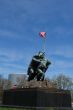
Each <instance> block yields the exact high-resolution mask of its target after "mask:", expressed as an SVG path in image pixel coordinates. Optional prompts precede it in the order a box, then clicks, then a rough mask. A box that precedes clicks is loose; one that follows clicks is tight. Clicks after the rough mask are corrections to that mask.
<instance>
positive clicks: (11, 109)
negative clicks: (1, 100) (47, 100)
mask: <svg viewBox="0 0 73 110" xmlns="http://www.w3.org/2000/svg"><path fill="white" fill-rule="evenodd" d="M0 110H31V109H18V108H5V107H0Z"/></svg>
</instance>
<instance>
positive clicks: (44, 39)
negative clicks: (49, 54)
mask: <svg viewBox="0 0 73 110" xmlns="http://www.w3.org/2000/svg"><path fill="white" fill-rule="evenodd" d="M45 44H46V38H43V52H44V53H45V49H46V45H45Z"/></svg>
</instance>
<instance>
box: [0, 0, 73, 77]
mask: <svg viewBox="0 0 73 110" xmlns="http://www.w3.org/2000/svg"><path fill="white" fill-rule="evenodd" d="M41 31H45V32H46V34H47V35H46V57H47V58H48V59H49V60H50V61H51V62H52V64H51V66H50V67H49V69H48V71H47V72H46V77H50V78H51V77H53V76H54V75H58V74H61V73H63V74H65V75H68V76H70V77H71V78H73V0H0V74H3V76H5V77H7V75H8V74H10V73H26V72H27V68H28V65H29V63H30V61H31V58H32V56H33V55H35V54H36V53H38V51H39V50H41V49H42V44H43V41H42V39H41V38H40V36H39V32H41Z"/></svg>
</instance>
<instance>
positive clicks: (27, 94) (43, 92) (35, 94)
mask: <svg viewBox="0 0 73 110" xmlns="http://www.w3.org/2000/svg"><path fill="white" fill-rule="evenodd" d="M3 104H4V105H12V106H13V105H14V106H25V107H71V94H70V92H69V91H64V90H58V89H53V88H51V89H46V88H45V89H44V88H22V89H10V90H5V91H4V93H3Z"/></svg>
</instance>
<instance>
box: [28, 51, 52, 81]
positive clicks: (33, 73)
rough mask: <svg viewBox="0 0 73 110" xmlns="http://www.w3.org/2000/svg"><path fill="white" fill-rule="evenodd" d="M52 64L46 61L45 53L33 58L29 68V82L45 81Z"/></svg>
mask: <svg viewBox="0 0 73 110" xmlns="http://www.w3.org/2000/svg"><path fill="white" fill-rule="evenodd" d="M50 64H51V62H50V61H48V60H47V59H45V53H43V52H39V53H38V55H35V56H33V58H32V61H31V63H30V65H29V67H28V72H27V74H28V75H29V77H28V81H30V80H32V79H34V78H36V79H37V81H40V80H42V81H43V80H44V76H45V72H46V70H47V68H48V66H49V65H50Z"/></svg>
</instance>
